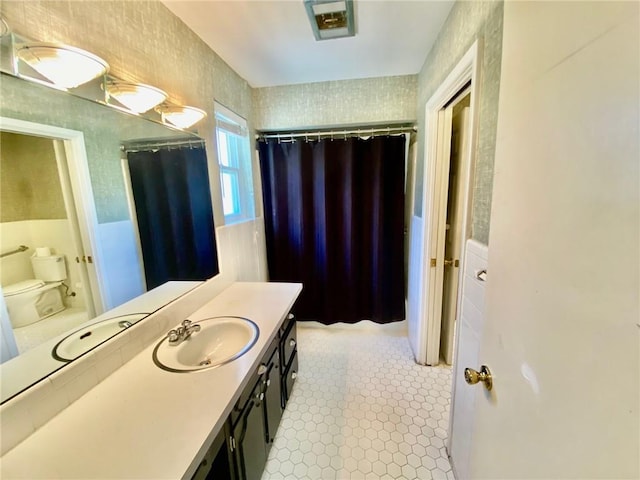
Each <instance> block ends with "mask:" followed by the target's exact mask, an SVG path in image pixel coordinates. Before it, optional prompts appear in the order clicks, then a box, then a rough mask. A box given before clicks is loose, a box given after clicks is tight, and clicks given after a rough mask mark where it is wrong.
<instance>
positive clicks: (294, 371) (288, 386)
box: [282, 350, 298, 400]
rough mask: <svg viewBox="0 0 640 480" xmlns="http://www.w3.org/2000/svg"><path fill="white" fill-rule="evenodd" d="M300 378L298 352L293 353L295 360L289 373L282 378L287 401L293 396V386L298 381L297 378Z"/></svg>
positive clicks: (288, 369)
mask: <svg viewBox="0 0 640 480" xmlns="http://www.w3.org/2000/svg"><path fill="white" fill-rule="evenodd" d="M297 376H298V352H297V351H296V350H294V351H293V358H292V359H291V364H290V365H289V368H287V373H285V375H284V377H283V378H282V383H283V389H284V396H285V398H286V399H287V400H289V397H290V396H291V392H292V391H293V384H294V383H295V381H296V377H297Z"/></svg>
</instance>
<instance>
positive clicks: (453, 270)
mask: <svg viewBox="0 0 640 480" xmlns="http://www.w3.org/2000/svg"><path fill="white" fill-rule="evenodd" d="M465 98H466V100H467V101H468V96H466V97H465ZM452 108H454V115H453V123H452V129H451V162H450V163H451V165H450V168H449V180H448V183H449V189H448V190H449V194H448V201H447V203H446V206H443V208H445V209H446V211H447V220H446V225H445V230H446V233H445V241H444V258H445V260H444V263H445V267H444V278H443V280H442V282H443V288H442V320H441V324H442V329H441V331H440V357H441V358H442V359H444V362H445V363H446V364H447V365H451V364H452V363H453V350H454V349H453V342H454V334H455V331H456V317H457V316H458V286H459V283H460V280H461V278H460V271H461V269H460V266H461V259H462V246H463V244H464V241H465V240H466V239H465V238H464V229H463V226H464V207H465V198H464V196H465V195H466V193H467V192H466V191H465V188H464V186H465V181H466V178H467V172H466V166H467V165H466V162H465V161H464V160H465V159H466V157H467V155H468V149H469V132H468V128H469V107H468V106H462V105H460V108H459V110H458V109H456V106H453V105H452Z"/></svg>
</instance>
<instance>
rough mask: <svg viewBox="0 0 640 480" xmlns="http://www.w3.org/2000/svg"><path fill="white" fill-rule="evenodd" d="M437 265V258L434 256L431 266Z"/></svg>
mask: <svg viewBox="0 0 640 480" xmlns="http://www.w3.org/2000/svg"><path fill="white" fill-rule="evenodd" d="M435 266H436V259H435V258H432V259H431V267H435Z"/></svg>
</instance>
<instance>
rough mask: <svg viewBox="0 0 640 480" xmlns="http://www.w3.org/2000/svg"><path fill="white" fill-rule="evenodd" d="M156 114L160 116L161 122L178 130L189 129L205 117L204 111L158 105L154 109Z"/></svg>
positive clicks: (178, 106) (179, 106)
mask: <svg viewBox="0 0 640 480" xmlns="http://www.w3.org/2000/svg"><path fill="white" fill-rule="evenodd" d="M156 112H158V113H159V114H160V115H161V116H162V121H163V122H165V123H166V122H168V123H170V124H171V125H173V126H174V127H178V128H189V127H190V126H192V125H195V124H196V123H198V122H199V121H200V120H202V119H203V118H204V117H206V116H207V112H205V111H204V110H200V109H199V108H195V107H184V106H181V105H167V104H163V105H159V106H157V107H156Z"/></svg>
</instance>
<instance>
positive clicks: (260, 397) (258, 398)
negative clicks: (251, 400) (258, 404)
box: [256, 392, 264, 401]
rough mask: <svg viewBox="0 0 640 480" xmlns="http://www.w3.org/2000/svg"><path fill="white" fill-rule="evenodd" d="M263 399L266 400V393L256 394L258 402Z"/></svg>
mask: <svg viewBox="0 0 640 480" xmlns="http://www.w3.org/2000/svg"><path fill="white" fill-rule="evenodd" d="M263 398H264V393H263V392H260V393H256V400H258V401H262V399H263Z"/></svg>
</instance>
